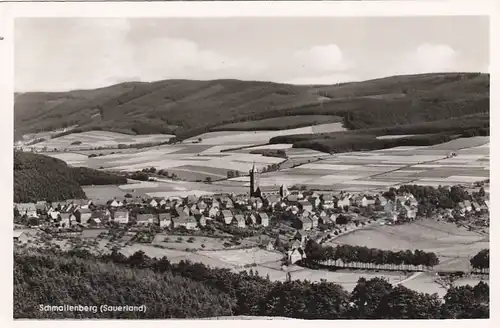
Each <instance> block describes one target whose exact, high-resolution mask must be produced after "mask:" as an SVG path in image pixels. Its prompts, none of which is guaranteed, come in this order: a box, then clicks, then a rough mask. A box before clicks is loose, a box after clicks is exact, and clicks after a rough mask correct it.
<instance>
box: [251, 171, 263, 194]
mask: <svg viewBox="0 0 500 328" xmlns="http://www.w3.org/2000/svg"><path fill="white" fill-rule="evenodd" d="M259 182H260V173H259V171H257V170H256V169H255V163H254V164H253V166H252V169H251V170H250V197H260V196H261V194H260V186H259Z"/></svg>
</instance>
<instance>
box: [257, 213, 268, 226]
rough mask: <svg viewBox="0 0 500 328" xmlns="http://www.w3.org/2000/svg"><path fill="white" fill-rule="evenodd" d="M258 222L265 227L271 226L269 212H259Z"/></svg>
mask: <svg viewBox="0 0 500 328" xmlns="http://www.w3.org/2000/svg"><path fill="white" fill-rule="evenodd" d="M258 223H259V224H260V225H261V226H263V227H267V226H269V216H268V215H267V213H264V212H260V213H259V220H258Z"/></svg>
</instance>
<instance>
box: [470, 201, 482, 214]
mask: <svg viewBox="0 0 500 328" xmlns="http://www.w3.org/2000/svg"><path fill="white" fill-rule="evenodd" d="M472 209H473V210H474V211H476V212H481V210H482V208H481V205H479V203H478V202H472Z"/></svg>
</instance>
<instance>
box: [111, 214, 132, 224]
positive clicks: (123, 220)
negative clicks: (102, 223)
mask: <svg viewBox="0 0 500 328" xmlns="http://www.w3.org/2000/svg"><path fill="white" fill-rule="evenodd" d="M128 219H129V213H128V211H115V212H114V213H113V221H114V222H116V223H119V224H127V223H128Z"/></svg>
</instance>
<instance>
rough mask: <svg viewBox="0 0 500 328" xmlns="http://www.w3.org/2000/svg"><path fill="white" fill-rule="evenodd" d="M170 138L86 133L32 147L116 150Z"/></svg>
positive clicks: (98, 132)
mask: <svg viewBox="0 0 500 328" xmlns="http://www.w3.org/2000/svg"><path fill="white" fill-rule="evenodd" d="M172 137H173V135H167V134H151V135H128V134H123V133H116V132H109V131H87V132H81V133H72V134H68V135H64V136H61V137H57V138H54V139H48V140H46V141H42V142H39V143H37V144H34V145H33V146H32V147H33V148H35V149H43V148H45V147H46V149H48V150H54V149H56V150H57V149H66V150H68V151H76V150H83V149H96V148H99V147H103V148H118V145H133V144H142V143H160V142H167V141H168V140H169V139H170V138H172Z"/></svg>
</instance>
